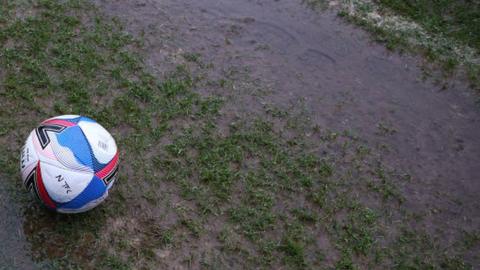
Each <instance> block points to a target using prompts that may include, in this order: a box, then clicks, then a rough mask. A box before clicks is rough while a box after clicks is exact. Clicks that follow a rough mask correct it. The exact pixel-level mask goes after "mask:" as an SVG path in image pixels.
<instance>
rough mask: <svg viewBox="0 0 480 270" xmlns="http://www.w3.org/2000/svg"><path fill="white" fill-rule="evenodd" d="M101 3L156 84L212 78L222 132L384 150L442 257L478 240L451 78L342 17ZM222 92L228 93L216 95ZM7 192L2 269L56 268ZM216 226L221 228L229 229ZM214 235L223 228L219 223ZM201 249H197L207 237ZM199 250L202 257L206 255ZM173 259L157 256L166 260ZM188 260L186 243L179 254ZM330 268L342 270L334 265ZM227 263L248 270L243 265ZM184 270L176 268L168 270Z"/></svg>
mask: <svg viewBox="0 0 480 270" xmlns="http://www.w3.org/2000/svg"><path fill="white" fill-rule="evenodd" d="M95 3H96V5H97V6H98V7H99V8H100V10H101V12H104V13H105V14H107V15H108V16H111V17H118V18H119V19H120V21H121V23H123V24H124V25H125V31H127V32H128V33H130V34H132V35H133V36H134V37H136V38H138V39H140V40H142V41H143V43H144V46H143V48H142V49H141V51H140V53H141V54H142V55H143V56H144V59H145V63H146V65H147V67H148V68H149V70H150V71H151V72H152V73H153V74H154V75H156V76H157V77H159V78H164V77H166V76H167V74H168V73H169V72H171V71H172V70H173V69H174V68H175V66H177V65H178V64H183V63H185V59H186V60H187V61H190V62H195V63H197V64H198V65H199V66H201V67H202V68H201V70H202V71H200V72H206V74H205V77H208V78H209V80H211V84H209V83H206V84H204V85H203V86H202V87H200V88H198V89H196V91H198V92H200V93H201V94H206V95H208V94H215V95H220V96H223V97H224V98H225V100H226V105H225V106H224V107H223V108H222V109H221V113H222V115H224V116H225V117H226V119H224V122H225V123H229V122H230V120H231V119H232V118H235V117H237V116H239V115H242V116H245V115H248V114H249V113H258V112H261V111H262V110H263V109H265V108H267V109H268V108H272V110H276V109H277V108H281V109H282V110H285V111H291V112H294V113H299V115H301V117H305V118H308V121H309V123H312V125H315V126H317V127H318V128H319V129H321V130H334V131H345V132H347V133H348V134H353V135H354V136H355V137H358V138H360V141H361V142H362V143H364V144H365V145H368V146H369V147H371V148H372V149H377V150H378V153H379V156H380V159H381V161H382V162H383V163H384V164H386V165H388V167H390V168H393V169H394V170H395V171H396V172H398V174H401V177H400V178H401V179H406V180H405V181H404V182H401V183H396V184H397V185H398V187H399V188H400V191H401V195H402V197H404V198H405V201H404V202H403V206H404V207H405V208H407V209H409V211H411V212H413V213H415V214H417V215H418V216H422V217H423V219H422V222H419V223H418V224H417V223H412V224H410V225H412V227H415V226H417V227H419V228H420V229H422V230H423V229H424V230H426V231H427V232H429V233H431V234H434V235H436V237H438V238H440V239H439V243H441V245H443V246H449V245H451V244H454V243H456V242H457V241H458V240H459V239H461V238H462V237H463V236H462V234H463V232H465V231H467V232H475V231H476V230H478V229H479V228H480V200H479V199H478V194H479V192H480V181H479V178H480V165H479V164H480V123H479V122H478V119H479V116H480V110H479V107H478V104H477V103H476V100H477V97H478V93H475V92H473V91H472V90H471V89H469V88H468V86H467V84H466V83H464V82H462V81H461V80H457V79H455V78H447V79H446V82H447V84H446V85H447V86H448V87H444V85H445V78H436V77H428V78H426V79H425V78H424V77H423V72H422V63H423V61H422V60H421V59H420V58H419V57H415V56H409V55H400V54H398V53H395V52H391V51H388V50H387V49H385V48H384V47H383V46H382V45H380V44H376V43H374V42H372V41H371V40H370V37H369V34H368V33H365V32H363V31H362V30H360V29H358V28H356V27H354V26H351V25H349V24H346V23H345V22H344V21H343V20H342V19H341V18H339V17H337V16H336V14H335V13H334V12H331V11H329V10H325V11H322V12H319V11H317V10H312V9H310V8H309V7H308V6H306V5H304V4H303V3H302V1H300V0H299V1H274V0H268V1H255V0H241V1H239V0H225V1H214V0H197V1H186V0H175V1H174V0H165V1H160V0H158V1H154V0H148V1H147V0H134V1H127V0H115V1H114V0H97V1H95ZM205 67H206V68H205ZM205 70H206V71H205ZM216 80H218V81H221V83H220V84H224V83H225V84H228V85H230V87H229V88H228V90H226V88H225V87H218V83H217V81H216ZM225 80H226V81H225ZM439 81H440V83H439ZM210 86H211V87H210ZM300 122H301V121H300ZM225 126H226V125H223V126H222V125H219V128H225ZM127 170H132V167H129V166H127V169H126V171H124V174H126V175H131V174H132V172H131V171H127ZM166 185H167V186H169V184H166ZM8 188H11V187H3V186H0V203H1V204H0V205H1V206H2V208H1V211H0V229H1V231H0V239H2V242H3V243H5V246H7V247H9V248H7V249H2V250H1V251H0V262H1V263H2V264H3V265H6V268H22V269H28V268H29V267H30V268H41V264H42V261H48V260H49V259H51V258H49V256H40V257H38V256H35V257H36V258H35V261H36V262H35V263H34V262H32V261H31V259H29V257H30V256H31V255H32V254H34V255H35V254H37V253H38V251H37V250H38V249H39V248H41V247H40V246H41V245H40V244H39V242H38V239H37V241H32V240H31V239H32V238H35V237H32V236H31V235H30V237H28V234H35V233H36V232H35V231H34V230H29V228H31V227H35V222H36V218H37V216H36V215H25V213H28V209H24V204H21V203H20V202H18V203H17V202H16V201H15V200H14V202H12V203H7V201H10V199H9V196H11V197H15V196H13V195H11V194H12V192H11V191H7V189H8ZM169 192H172V194H168V196H173V200H174V201H180V199H178V198H176V197H175V195H177V196H178V194H175V193H174V192H173V191H169ZM14 193H15V192H14ZM162 200H168V198H167V197H166V198H165V199H162ZM162 203H163V201H162ZM139 204H141V203H139ZM166 204H167V205H169V204H168V203H166ZM174 204H175V203H174ZM22 205H23V206H22ZM140 208H141V209H143V208H142V207H140ZM143 210H144V209H143ZM152 211H153V212H155V211H154V210H152ZM22 213H23V214H22ZM7 217H8V218H7ZM51 220H58V218H56V219H48V218H45V217H42V221H43V222H44V223H42V224H44V225H41V226H40V227H42V228H46V227H48V226H47V225H45V224H46V223H48V222H49V221H51ZM45 221H46V222H45ZM108 222H110V223H108V224H109V225H112V224H113V225H115V223H114V222H112V221H108ZM124 222H125V221H124ZM168 222H169V221H168V217H167V223H168ZM218 222H219V223H220V225H221V224H222V222H223V220H219V221H218ZM206 224H208V226H212V227H215V225H216V224H217V223H216V222H212V221H211V220H210V221H209V222H206ZM217 225H218V224H217ZM118 226H120V227H121V226H124V227H133V228H132V229H131V231H135V228H134V227H135V226H136V224H135V223H132V224H129V223H128V221H126V222H125V224H118ZM209 229H211V230H212V231H218V228H208V229H207V230H209ZM25 234H27V236H26V235H25ZM202 237H203V238H201V239H200V240H197V242H201V241H203V240H205V239H206V238H208V234H207V235H206V236H205V235H204V236H202ZM27 239H28V240H27ZM207 240H208V239H207ZM316 241H318V242H319V245H320V246H322V248H324V249H325V250H327V255H328V254H329V253H328V250H329V246H328V245H329V244H328V243H327V244H322V243H323V242H328V241H326V240H325V241H323V240H322V239H316ZM322 241H323V242H322ZM217 244H218V243H217V241H216V240H212V242H209V241H207V242H206V243H203V248H204V249H208V248H211V249H214V246H215V245H217ZM246 245H247V248H248V243H247V244H246ZM479 248H480V247H479V246H478V245H477V246H475V247H474V248H473V249H470V250H468V251H467V252H465V254H463V259H464V260H465V261H466V262H468V263H469V264H471V265H473V267H474V268H475V267H478V265H479V264H480V258H479V257H478V254H479V252H478V251H479ZM54 249H55V250H56V251H59V250H61V247H57V248H54ZM192 249H195V250H198V249H202V243H200V244H199V245H198V246H195V247H193V248H192ZM169 252H170V251H168V250H167V251H165V254H163V253H161V252H160V254H156V256H158V257H159V258H160V259H165V258H166V257H168V256H169V254H170V253H169ZM188 252H189V248H188V243H187V244H186V246H183V247H182V250H181V251H180V254H181V255H186V254H187V255H188ZM57 253H61V252H57ZM176 255H177V254H176ZM334 256H335V257H338V254H334ZM174 261H175V260H174ZM325 261H326V262H327V264H328V265H333V264H334V262H333V260H329V259H328V258H326V259H325ZM230 263H232V264H234V265H235V266H237V267H239V266H238V265H240V267H239V268H241V265H242V263H239V262H238V261H235V260H233V262H230ZM140 264H141V259H140ZM87 265H88V263H87ZM165 265H166V266H168V263H167V264H165ZM193 265H194V266H198V265H199V264H198V262H196V263H194V264H193ZM90 266H91V265H90ZM188 266H189V265H188V264H185V263H184V262H179V261H178V260H176V261H175V263H172V264H171V265H170V267H177V268H179V269H180V268H182V267H184V268H188ZM243 266H245V265H243ZM87 268H88V267H87ZM0 269H2V266H1V265H0Z"/></svg>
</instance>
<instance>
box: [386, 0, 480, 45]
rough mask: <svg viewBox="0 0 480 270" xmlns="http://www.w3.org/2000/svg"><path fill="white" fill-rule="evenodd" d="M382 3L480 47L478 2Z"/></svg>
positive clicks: (395, 0)
mask: <svg viewBox="0 0 480 270" xmlns="http://www.w3.org/2000/svg"><path fill="white" fill-rule="evenodd" d="M378 2H379V3H380V4H381V5H383V6H385V7H389V8H390V9H392V10H395V11H396V12H398V13H400V14H402V15H404V16H407V17H409V18H411V19H413V20H414V21H416V22H418V23H420V24H421V25H422V26H423V27H425V29H427V30H428V31H430V32H434V33H442V34H446V35H447V36H450V37H452V38H454V39H456V40H460V41H461V42H463V43H464V44H467V45H469V46H471V47H474V48H476V49H477V50H480V3H478V2H476V1H452V0H443V1H431V0H423V1H411V0H407V1H399V0H381V1H378Z"/></svg>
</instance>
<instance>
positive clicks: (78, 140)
mask: <svg viewBox="0 0 480 270" xmlns="http://www.w3.org/2000/svg"><path fill="white" fill-rule="evenodd" d="M56 136H57V140H58V143H60V145H62V146H64V147H67V148H69V149H70V150H71V151H72V153H73V155H74V156H75V158H76V160H77V161H78V162H79V163H80V164H83V165H84V166H87V167H89V168H91V169H92V170H93V169H94V168H93V166H94V161H93V156H92V151H91V149H90V145H89V143H88V141H87V139H86V138H85V135H83V131H82V129H81V128H80V127H79V126H73V127H69V128H67V129H65V130H64V131H63V132H61V133H58V134H56Z"/></svg>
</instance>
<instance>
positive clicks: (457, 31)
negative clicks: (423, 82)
mask: <svg viewBox="0 0 480 270" xmlns="http://www.w3.org/2000/svg"><path fill="white" fill-rule="evenodd" d="M304 2H306V3H307V4H309V5H311V6H314V7H322V8H327V7H332V8H335V9H337V10H338V14H339V15H340V16H342V17H344V18H346V19H347V20H348V21H350V22H352V23H354V24H357V25H359V26H361V27H362V28H365V29H366V30H367V31H369V32H370V33H372V35H373V38H374V39H375V40H376V41H378V42H381V43H384V44H385V45H386V47H387V48H389V49H392V50H399V51H407V52H411V53H415V54H416V53H419V54H422V55H423V56H425V58H426V59H427V60H429V62H430V63H433V64H434V67H429V68H428V66H427V65H425V68H426V69H427V68H428V69H430V70H425V72H426V73H427V74H428V73H431V72H433V71H434V70H436V69H437V68H438V67H439V68H440V69H441V70H443V73H444V75H445V76H446V77H447V78H448V76H450V75H452V74H454V73H458V72H461V73H462V74H463V75H462V76H464V77H467V78H468V79H469V81H470V82H471V86H472V88H473V89H476V90H479V89H480V76H479V74H480V53H479V50H480V27H479V25H480V23H479V22H480V5H479V4H478V2H476V1H454V0H442V1H431V0H421V1H413V0H412V1H410V0H407V1H403V0H334V1H326V0H305V1H304Z"/></svg>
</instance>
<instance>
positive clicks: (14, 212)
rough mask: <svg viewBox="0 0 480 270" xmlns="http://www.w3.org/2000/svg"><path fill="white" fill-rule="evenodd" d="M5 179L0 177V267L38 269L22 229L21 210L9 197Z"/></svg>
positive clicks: (9, 193)
mask: <svg viewBox="0 0 480 270" xmlns="http://www.w3.org/2000/svg"><path fill="white" fill-rule="evenodd" d="M6 181H7V180H6V179H5V178H0V239H1V243H0V269H38V268H39V266H38V265H36V264H35V263H34V262H33V261H32V260H31V258H30V252H29V249H30V245H29V243H28V242H27V241H26V238H25V234H24V232H23V229H22V228H23V217H22V215H21V213H22V210H21V208H20V206H19V205H18V204H17V203H16V202H15V201H14V200H12V198H11V197H10V195H11V192H9V191H8V190H7V184H6Z"/></svg>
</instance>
